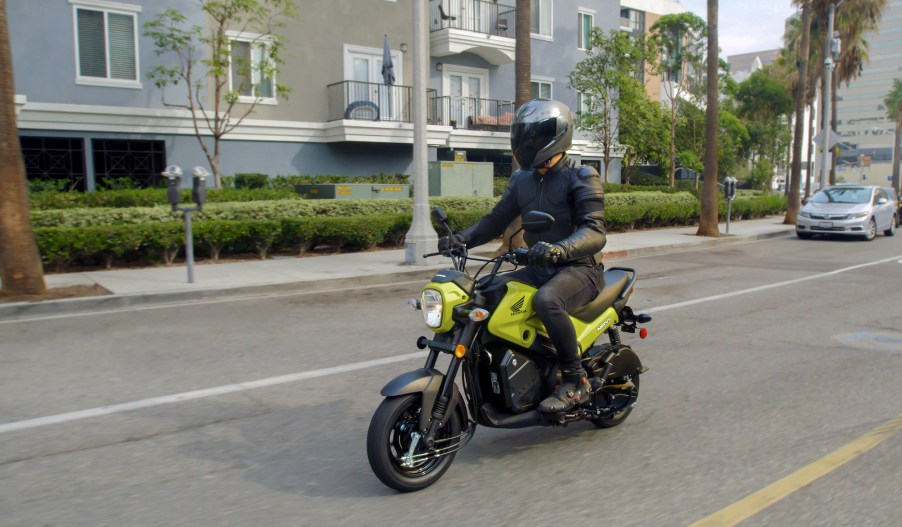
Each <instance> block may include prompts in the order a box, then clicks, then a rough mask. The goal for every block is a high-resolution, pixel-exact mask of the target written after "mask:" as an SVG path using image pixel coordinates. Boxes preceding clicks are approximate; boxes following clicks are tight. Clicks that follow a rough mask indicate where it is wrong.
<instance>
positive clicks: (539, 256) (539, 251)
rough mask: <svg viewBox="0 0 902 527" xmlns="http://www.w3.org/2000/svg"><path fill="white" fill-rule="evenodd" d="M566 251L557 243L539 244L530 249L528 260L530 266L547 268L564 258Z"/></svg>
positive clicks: (527, 255)
mask: <svg viewBox="0 0 902 527" xmlns="http://www.w3.org/2000/svg"><path fill="white" fill-rule="evenodd" d="M563 256H564V250H563V249H561V246H560V245H558V244H556V243H548V242H538V243H536V244H535V245H533V246H532V247H530V248H529V252H528V253H526V259H527V261H528V262H529V265H532V266H536V267H547V266H549V265H550V264H555V263H557V262H558V260H560V259H561V258H563Z"/></svg>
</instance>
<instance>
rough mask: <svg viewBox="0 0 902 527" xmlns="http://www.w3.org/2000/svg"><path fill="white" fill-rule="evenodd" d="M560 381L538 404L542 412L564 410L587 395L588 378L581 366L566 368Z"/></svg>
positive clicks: (583, 399) (578, 402)
mask: <svg viewBox="0 0 902 527" xmlns="http://www.w3.org/2000/svg"><path fill="white" fill-rule="evenodd" d="M561 373H562V376H561V377H562V378H561V383H560V384H559V385H557V386H556V387H555V390H554V392H553V393H552V394H551V395H549V396H548V397H546V398H545V400H544V401H542V402H541V404H539V410H541V411H542V412H543V413H560V412H566V411H567V410H569V409H571V408H573V407H574V406H576V405H577V404H580V403H582V402H583V401H585V400H586V399H587V398H588V397H589V390H590V388H589V380H588V379H587V378H586V370H584V369H582V368H574V369H566V370H563V371H562V372H561Z"/></svg>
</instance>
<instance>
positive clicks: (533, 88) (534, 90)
mask: <svg viewBox="0 0 902 527" xmlns="http://www.w3.org/2000/svg"><path fill="white" fill-rule="evenodd" d="M529 98H530V99H538V98H539V83H538V82H535V81H533V82H530V83H529Z"/></svg>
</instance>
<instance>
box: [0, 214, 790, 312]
mask: <svg viewBox="0 0 902 527" xmlns="http://www.w3.org/2000/svg"><path fill="white" fill-rule="evenodd" d="M791 232H792V230H791V228H789V229H786V230H780V231H775V232H769V233H764V234H754V235H745V236H740V235H729V236H726V237H722V238H716V239H710V240H701V241H695V242H694V243H691V244H685V243H683V244H669V245H659V246H654V247H639V248H636V249H627V250H621V251H610V252H603V256H604V259H605V261H609V260H619V259H624V258H635V257H640V256H653V255H656V254H663V253H669V252H676V251H678V252H684V251H692V250H696V249H702V248H707V247H713V246H718V245H726V244H731V243H737V242H747V241H754V240H759V239H767V238H777V237H780V236H786V235H788V234H790V233H791ZM490 253H491V251H488V252H487V253H476V254H490ZM443 268H445V266H444V265H438V266H430V267H428V268H417V269H411V270H409V271H398V272H394V273H387V274H376V275H361V276H352V277H345V278H329V279H317V280H304V281H297V282H286V283H275V284H256V285H247V286H239V287H222V288H216V289H199V290H196V291H171V292H162V293H134V294H125V295H104V296H91V297H83V298H66V299H60V300H46V301H43V302H13V303H9V304H0V321H4V320H5V321H14V320H15V319H20V318H26V317H36V316H54V315H66V314H71V313H77V312H80V311H104V310H111V309H117V308H126V307H136V306H146V305H161V304H162V305H165V304H183V303H191V302H197V301H203V300H215V299H221V298H236V299H238V298H241V297H247V296H259V295H268V294H275V293H286V292H297V293H324V294H326V293H330V292H338V291H343V290H346V289H348V288H353V287H361V286H391V285H393V284H396V283H397V282H398V281H399V280H408V281H413V280H425V279H428V278H430V277H431V276H432V275H433V274H434V273H435V271H436V270H439V269H443Z"/></svg>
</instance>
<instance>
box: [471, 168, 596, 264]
mask: <svg viewBox="0 0 902 527" xmlns="http://www.w3.org/2000/svg"><path fill="white" fill-rule="evenodd" d="M532 210H538V211H541V212H547V213H548V214H551V215H552V216H554V219H555V222H554V226H553V227H552V228H551V230H548V231H545V232H540V233H531V232H527V233H525V234H524V235H523V237H524V239H525V240H526V243H527V244H528V245H529V246H532V245H533V244H535V243H536V242H540V241H544V242H550V243H557V244H559V245H560V246H561V247H562V248H563V251H564V259H565V260H570V261H574V260H581V261H590V258H591V257H592V256H593V255H595V254H596V253H598V252H599V251H601V249H602V248H603V247H604V245H605V242H606V238H605V230H604V189H603V187H602V186H601V179H600V178H599V177H598V172H597V171H596V170H595V169H594V168H592V167H589V166H580V167H576V166H574V163H573V161H571V160H570V158H569V157H567V156H566V155H565V156H563V157H562V158H561V160H560V161H558V162H557V163H556V164H555V165H554V166H553V167H551V168H550V169H549V170H548V171H547V172H546V173H545V175H544V176H540V175H539V173H538V171H536V170H517V171H516V172H514V174H513V175H512V176H511V181H510V183H509V184H508V186H507V188H506V189H505V190H504V194H503V195H502V196H501V200H500V201H499V202H498V204H497V205H495V208H493V209H492V212H490V213H488V214H486V215H485V216H484V217H483V218H482V219H481V220H479V221H478V222H477V223H476V224H475V225H473V226H472V227H470V228H469V229H466V230H465V231H463V232H462V233H461V238H462V241H463V242H464V243H465V244H466V245H467V247H476V246H477V245H482V244H484V243H486V242H489V241H491V240H494V239H495V238H497V237H498V236H500V235H501V234H502V233H503V232H504V229H505V228H507V226H508V225H510V223H511V222H512V221H513V220H514V218H516V217H517V216H522V215H524V214H526V213H527V212H529V211H532ZM591 261H593V262H594V259H592V260H591Z"/></svg>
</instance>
